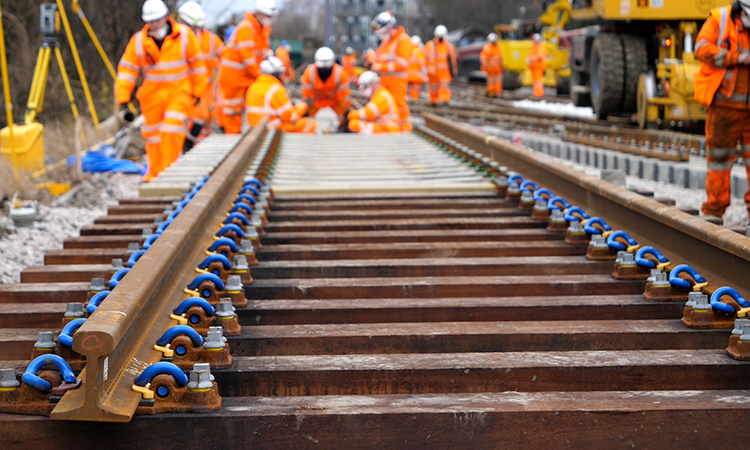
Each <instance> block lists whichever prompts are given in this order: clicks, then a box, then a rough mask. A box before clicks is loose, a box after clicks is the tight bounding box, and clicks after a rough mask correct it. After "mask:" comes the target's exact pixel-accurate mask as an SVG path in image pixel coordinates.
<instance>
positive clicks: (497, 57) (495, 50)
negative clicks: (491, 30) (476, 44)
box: [479, 42, 503, 74]
mask: <svg viewBox="0 0 750 450" xmlns="http://www.w3.org/2000/svg"><path fill="white" fill-rule="evenodd" d="M479 62H480V63H481V64H482V67H481V69H480V70H482V71H484V72H487V73H492V74H498V73H503V52H502V50H500V46H499V45H497V43H495V42H488V43H487V44H486V45H485V46H484V48H482V53H481V54H480V55H479Z"/></svg>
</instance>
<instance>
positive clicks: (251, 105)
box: [245, 56, 317, 133]
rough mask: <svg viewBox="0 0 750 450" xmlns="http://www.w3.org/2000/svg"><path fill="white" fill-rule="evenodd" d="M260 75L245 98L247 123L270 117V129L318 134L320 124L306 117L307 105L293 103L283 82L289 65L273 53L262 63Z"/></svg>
mask: <svg viewBox="0 0 750 450" xmlns="http://www.w3.org/2000/svg"><path fill="white" fill-rule="evenodd" d="M259 68H260V75H259V76H258V78H257V79H256V80H255V82H254V83H253V85H252V86H250V89H248V90H247V97H246V99H245V114H247V123H248V124H250V126H253V127H254V126H256V125H258V123H260V121H261V120H262V119H263V117H266V116H268V117H269V122H268V129H271V130H274V129H276V130H282V131H286V132H289V133H314V132H315V129H316V128H317V124H316V122H315V121H314V120H312V119H310V118H307V117H304V118H301V116H303V115H304V114H305V112H306V111H307V105H306V104H304V103H300V104H299V105H296V106H294V105H292V101H291V100H290V99H289V94H288V93H287V91H286V88H284V84H283V83H282V82H281V78H282V77H283V76H284V72H285V71H286V67H284V63H283V62H282V61H281V60H280V59H279V58H277V57H275V56H269V57H268V58H267V59H266V60H264V61H262V62H261V63H260V67H259Z"/></svg>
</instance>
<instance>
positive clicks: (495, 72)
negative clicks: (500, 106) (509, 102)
mask: <svg viewBox="0 0 750 450" xmlns="http://www.w3.org/2000/svg"><path fill="white" fill-rule="evenodd" d="M487 41H488V42H487V44H485V46H484V48H482V53H481V55H479V61H480V63H481V64H482V67H481V70H482V71H484V72H485V73H487V96H488V97H500V95H501V94H502V93H503V52H502V50H500V46H499V45H498V42H497V35H496V34H495V33H490V34H489V35H487Z"/></svg>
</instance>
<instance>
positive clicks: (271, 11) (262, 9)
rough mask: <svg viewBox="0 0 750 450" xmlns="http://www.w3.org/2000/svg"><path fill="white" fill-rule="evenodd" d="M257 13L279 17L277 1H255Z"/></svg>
mask: <svg viewBox="0 0 750 450" xmlns="http://www.w3.org/2000/svg"><path fill="white" fill-rule="evenodd" d="M255 12H256V13H259V14H263V15H265V16H270V17H276V16H278V15H279V8H278V6H276V0H255Z"/></svg>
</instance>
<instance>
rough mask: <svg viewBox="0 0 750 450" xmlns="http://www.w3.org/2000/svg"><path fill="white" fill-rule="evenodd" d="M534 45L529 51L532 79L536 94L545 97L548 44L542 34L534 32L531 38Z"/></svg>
mask: <svg viewBox="0 0 750 450" xmlns="http://www.w3.org/2000/svg"><path fill="white" fill-rule="evenodd" d="M531 39H532V40H533V41H534V47H533V48H532V49H531V53H529V58H528V63H529V70H531V81H532V82H533V83H534V95H535V96H536V97H544V71H545V70H547V46H546V45H545V43H544V41H542V35H541V34H539V33H536V34H534V36H532V38H531Z"/></svg>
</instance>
